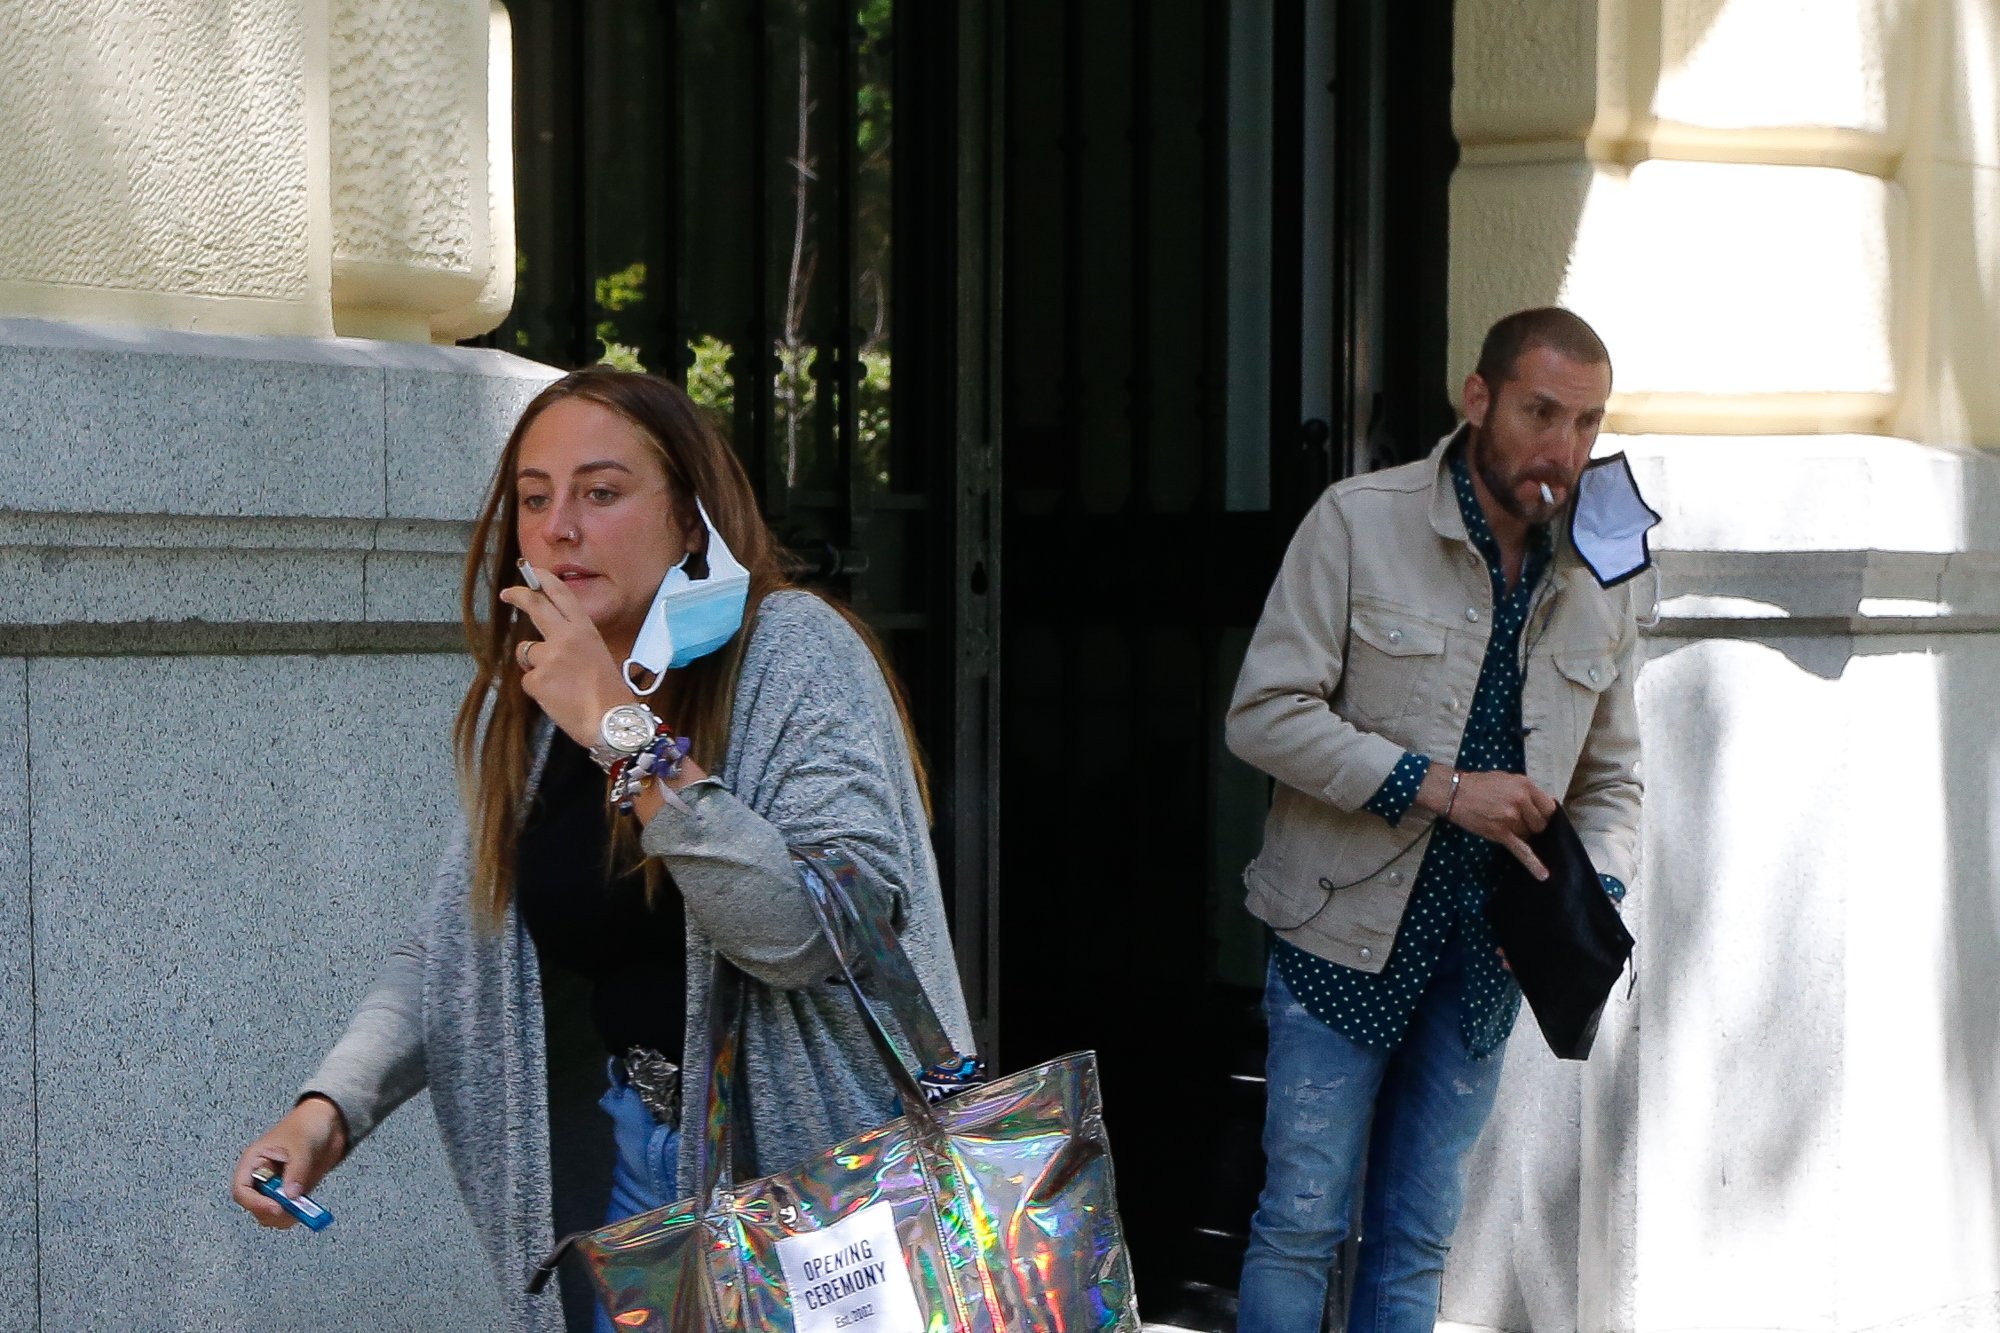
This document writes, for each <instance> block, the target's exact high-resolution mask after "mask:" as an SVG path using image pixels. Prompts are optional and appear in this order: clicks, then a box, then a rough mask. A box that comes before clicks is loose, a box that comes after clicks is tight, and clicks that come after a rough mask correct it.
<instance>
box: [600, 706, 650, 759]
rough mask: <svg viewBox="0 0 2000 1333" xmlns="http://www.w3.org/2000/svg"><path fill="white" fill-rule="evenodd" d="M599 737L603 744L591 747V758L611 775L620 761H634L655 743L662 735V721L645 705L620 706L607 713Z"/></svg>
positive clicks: (601, 723) (601, 724)
mask: <svg viewBox="0 0 2000 1333" xmlns="http://www.w3.org/2000/svg"><path fill="white" fill-rule="evenodd" d="M597 734H598V735H599V736H600V737H602V741H601V743H600V744H597V745H593V746H591V747H590V757H591V758H592V759H593V760H595V761H596V763H597V766H598V767H599V768H601V769H603V770H604V771H605V772H607V773H609V772H610V771H611V768H612V765H614V764H616V763H617V762H618V761H619V760H620V759H630V758H631V757H632V756H633V755H635V754H637V753H639V751H641V750H643V749H645V748H646V747H647V746H649V745H651V744H652V743H653V738H654V737H655V736H658V735H659V734H660V719H659V718H657V717H655V716H654V715H653V710H652V709H650V708H648V707H646V705H644V704H619V705H618V706H617V707H615V708H612V709H609V710H607V711H606V712H605V714H604V720H603V721H602V722H600V723H598V724H597Z"/></svg>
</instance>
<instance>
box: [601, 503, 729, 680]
mask: <svg viewBox="0 0 2000 1333" xmlns="http://www.w3.org/2000/svg"><path fill="white" fill-rule="evenodd" d="M694 507H695V512H696V513H698V514H700V515H701V525H702V527H704V528H706V529H707V530H708V577H707V578H704V579H695V578H691V577H689V575H688V572H687V564H688V561H689V560H691V559H693V554H692V552H690V553H689V554H688V555H687V556H684V557H682V559H681V562H680V563H679V564H678V565H675V566H674V567H673V568H672V569H670V570H668V571H667V576H666V577H665V578H663V579H661V580H660V590H659V591H658V592H656V593H654V594H653V604H652V606H650V607H648V608H647V610H646V620H645V623H644V624H643V625H641V626H640V627H639V637H638V638H637V639H635V640H633V643H632V655H631V656H630V657H628V658H626V659H625V682H626V684H628V685H631V686H632V691H633V693H635V694H638V695H640V696H642V697H643V696H645V695H649V694H651V693H653V691H655V690H657V689H659V688H660V682H661V681H663V680H665V679H666V678H667V672H669V671H671V670H673V669H674V668H675V667H684V666H686V665H687V664H688V663H690V662H692V661H694V660H696V659H697V658H701V657H706V656H708V654H710V653H712V652H714V651H715V650H716V649H718V648H720V647H721V646H722V645H723V644H725V643H728V642H729V639H730V636H731V635H733V634H735V633H736V631H737V630H739V629H741V628H742V627H743V608H744V606H745V605H746V604H747V603H748V602H749V600H750V571H749V570H747V569H745V568H743V566H742V565H740V564H738V563H737V562H736V557H735V556H734V555H733V554H731V553H730V550H729V543H728V542H725V541H724V540H722V534H721V533H719V532H717V531H716V530H715V524H713V523H711V522H710V521H709V518H708V510H707V509H706V508H705V507H704V506H703V505H702V503H701V501H700V500H699V499H697V500H696V501H695V502H694ZM635 668H636V669H637V673H638V674H637V675H635V670H634V669H635ZM647 676H650V677H651V680H650V682H649V683H647V684H645V685H643V686H642V685H640V684H638V683H637V682H638V680H640V679H644V678H645V677H647Z"/></svg>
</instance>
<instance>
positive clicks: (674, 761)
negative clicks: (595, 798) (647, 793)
mask: <svg viewBox="0 0 2000 1333" xmlns="http://www.w3.org/2000/svg"><path fill="white" fill-rule="evenodd" d="M691 748H693V742H692V741H690V740H688V738H687V737H685V736H676V735H674V734H673V733H672V732H670V731H668V730H667V727H666V724H665V723H664V722H663V723H661V724H660V731H659V734H658V735H657V736H655V737H654V738H653V743H652V744H651V745H650V746H648V747H647V748H645V749H643V750H641V751H639V753H637V754H635V755H628V756H627V757H625V758H624V759H621V760H619V761H618V762H617V763H616V764H615V765H613V766H612V769H611V794H610V795H609V796H608V797H606V799H607V800H608V801H609V802H610V803H611V804H612V805H615V806H617V807H618V812H619V813H620V814H626V815H629V814H631V813H632V807H633V804H634V803H635V802H636V801H637V800H638V799H639V793H640V792H642V791H644V790H645V789H646V784H647V783H648V782H650V781H655V780H657V781H659V782H660V783H662V784H664V783H665V782H666V781H667V780H668V779H669V778H675V777H679V776H680V771H681V762H682V761H683V760H685V759H686V758H687V754H688V751H689V750H690V749H691ZM660 791H661V792H662V793H663V794H665V795H666V796H667V797H668V798H669V799H672V797H673V793H672V792H671V791H669V790H668V789H667V788H666V786H664V785H662V786H661V788H660Z"/></svg>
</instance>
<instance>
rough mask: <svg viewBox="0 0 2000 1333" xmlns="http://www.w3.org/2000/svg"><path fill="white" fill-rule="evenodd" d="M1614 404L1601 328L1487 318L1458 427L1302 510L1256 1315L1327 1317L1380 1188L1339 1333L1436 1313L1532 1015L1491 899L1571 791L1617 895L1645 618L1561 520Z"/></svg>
mask: <svg viewBox="0 0 2000 1333" xmlns="http://www.w3.org/2000/svg"><path fill="white" fill-rule="evenodd" d="M1610 394H1611V359H1610V356H1609V354H1608V353H1607V352H1606V351H1605V349H1604V344H1603V343H1602V342H1601V341H1599V339H1598V337H1597V335H1596V334H1595V333H1594V332H1592V331H1591V329H1590V327H1589V326H1588V325H1587V324H1585V323H1584V322H1583V321H1582V320H1581V319H1579V318H1577V317H1576V316H1575V315H1573V314H1571V313H1569V312H1568V311H1565V310H1553V309H1544V310H1525V311H1521V312H1519V313H1517V314H1514V315H1510V316H1508V317H1507V318H1506V319H1503V320H1501V321H1500V322H1499V323H1498V324H1495V325H1494V326H1493V328H1492V330H1491V331H1490V332H1489V333H1488V334H1487V336H1486V342H1485V346H1484V347H1483V348H1482V350H1481V352H1480V357H1479V365H1478V368H1477V369H1476V370H1474V371H1473V373H1472V374H1471V375H1470V376H1468V377H1467V379H1466V381H1465V424H1464V425H1463V426H1461V427H1460V428H1459V429H1458V430H1457V431H1456V432H1455V433H1453V434H1452V435H1451V436H1450V437H1448V438H1447V439H1446V440H1444V441H1443V442H1442V443H1440V444H1439V445H1438V447H1437V448H1436V449H1435V450H1433V451H1432V453H1431V455H1430V457H1429V458H1427V459H1425V460H1424V461H1423V462H1420V463H1411V464H1408V465H1406V466H1404V467H1398V468H1391V469H1389V470H1387V471H1384V472H1377V473H1373V474H1370V475H1367V476H1362V477H1355V478H1353V479H1351V480H1348V481H1344V482H1341V483H1340V484H1339V485H1337V486H1334V487H1332V488H1331V489H1330V490H1328V491H1327V492H1326V494H1325V495H1324V496H1322V497H1321V499H1320V501H1319V503H1318V504H1317V505H1316V506H1315V507H1314V508H1313V511H1312V513H1311V514H1309V515H1308V516H1307V518H1306V520H1305V522H1304V524H1302V525H1301V527H1300V528H1299V531H1298V534H1297V536H1296V537H1294V539H1293V541H1292V545H1291V548H1290V550H1289V551H1288V552H1287V553H1286V556H1285V562H1284V566H1283V568H1282V569H1281V570H1280V571H1279V573H1278V578H1277V582H1276V583H1275V584H1274V585H1273V587H1272V589H1271V595H1270V599H1269V600H1268V601H1267V602H1266V604H1265V607H1264V614H1263V618H1262V619H1261V620H1259V621H1258V624H1257V630H1256V633H1255V635H1254V636H1253V637H1252V639H1251V641H1250V648H1249V652H1248V654H1247V655H1246V657H1245V659H1244V663H1243V674H1242V676H1241V677H1240V678H1239V680H1238V681H1237V684H1236V694H1235V697H1234V699H1233V700H1232V701H1231V703H1230V710H1229V724H1228V740H1229V748H1230V749H1231V750H1233V751H1235V753H1236V754H1237V755H1239V756H1241V757H1242V758H1243V759H1244V760H1246V761H1248V762H1249V763H1252V764H1255V765H1256V766H1257V767H1258V768H1260V769H1262V770H1263V771H1265V772H1266V773H1269V774H1270V775H1271V776H1272V777H1274V778H1276V779H1277V780H1278V782H1277V787H1276V789H1275V791H1276V794H1275V796H1274V797H1273V799H1272V803H1271V812H1270V817H1269V819H1268V821H1267V823H1266V824H1265V830H1264V846H1263V849H1262V851H1261V852H1259V854H1258V856H1257V859H1256V860H1255V861H1254V862H1252V863H1251V865H1250V868H1249V870H1248V871H1247V872H1246V874H1245V876H1244V882H1245V884H1246V885H1247V887H1248V889H1249V906H1250V910H1251V911H1252V912H1253V913H1255V914H1256V915H1257V916H1258V917H1259V918H1260V919H1262V920H1263V921H1264V922H1265V923H1266V924H1267V925H1269V927H1270V928H1271V930H1272V932H1273V935H1274V938H1273V941H1272V958H1271V965H1270V973H1269V977H1268V979H1267V986H1266V992H1265V1000H1264V1005H1265V1017H1266V1019H1267V1021H1268V1023H1269V1025H1270V1039H1271V1040H1270V1056H1269V1062H1268V1065H1267V1070H1266V1072H1267V1075H1268V1078H1267V1090H1268V1097H1269V1101H1268V1108H1267V1111H1266V1116H1265V1126H1264V1152H1265V1157H1266V1159H1267V1162H1268V1166H1267V1169H1266V1175H1265V1180H1264V1190H1263V1194H1262V1196H1261V1197H1260V1199H1259V1201H1258V1208H1257V1214H1256V1217H1255V1219H1254V1220H1253V1221H1252V1223H1251V1228H1250V1248H1249V1252H1248V1254H1247V1255H1246V1257H1245V1259H1244V1264H1243V1282H1242V1288H1241V1302H1240V1305H1239V1313H1238V1322H1237V1328H1238V1330H1239V1333H1314V1330H1317V1329H1318V1328H1319V1327H1320V1323H1321V1319H1322V1315H1323V1311H1324V1307H1325V1303H1326V1297H1327V1282H1328V1275H1329V1271H1330V1269H1331V1267H1332V1264H1333V1260H1334V1256H1335V1254H1336V1252H1337V1250H1338V1248H1339V1246H1340V1244H1341V1242H1342V1241H1343V1240H1345V1239H1346V1237H1347V1234H1348V1229H1349V1218H1350V1216H1351V1214H1352V1210H1353V1197H1354V1190H1355V1184H1356V1182H1357V1180H1360V1179H1362V1178H1363V1176H1364V1171H1363V1165H1364V1162H1365V1164H1366V1171H1365V1179H1366V1196H1365V1198H1364V1199H1363V1200H1362V1216H1361V1228H1360V1235H1361V1244H1360V1257H1359V1261H1358V1264H1357V1267H1356V1271H1355V1280H1354V1294H1353V1306H1352V1308H1351V1310H1350V1311H1349V1314H1348V1320H1347V1327H1348V1328H1349V1329H1353V1330H1358V1331H1359V1333H1419V1331H1423V1330H1429V1329H1431V1328H1432V1327H1433V1326H1434V1325H1435V1323H1436V1321H1437V1313H1438V1293H1439V1288H1440V1285H1441V1280H1442V1276H1443V1272H1444V1259H1445V1253H1446V1251H1447V1250H1448V1248H1449V1247H1450V1242H1451V1235H1452V1232H1453V1230H1454V1229H1455V1228H1456V1227H1457V1225H1458V1218H1459V1212H1460V1210H1461V1208H1462V1206H1463V1203H1464V1164H1465V1155H1466V1152H1467V1150H1468V1149H1470V1148H1471V1146H1472V1143H1473V1141H1474V1139H1476V1138H1477V1137H1478V1135H1479V1130H1480V1128H1481V1127H1482V1126H1483V1125H1484V1124H1485V1122H1486V1118H1487V1116H1488V1115H1489V1114H1490V1113H1491V1111H1492V1109H1493V1096H1494V1091H1495V1088H1496V1086H1497V1084H1498V1081H1499V1077H1500V1056H1501V1048H1502V1045H1503V1043H1504V1042H1505V1041H1506V1039H1507V1035H1508V1033H1509V1032H1510V1031H1511V1030H1512V1029H1513V1026H1514V1019H1515V1017H1516V1015H1517V1014H1518V1013H1519V1011H1520V1003H1521V993H1520V990H1519V989H1518V988H1517V987H1516V986H1515V985H1514V982H1513V979H1512V977H1511V976H1510V975H1509V974H1508V971H1507V967H1506V960H1505V959H1504V958H1503V957H1502V956H1501V954H1500V951H1499V949H1498V947H1497V946H1496V945H1495V943H1494V940H1493V936H1492V933H1491V931H1490V929H1489V928H1488V926H1487V924H1486V920H1485V916H1484V907H1485V902H1486V897H1487V893H1488V891H1489V889H1490V887H1491V884H1492V881H1493V876H1494V872H1495V869H1496V857H1499V856H1510V855H1511V856H1514V857H1517V858H1519V859H1520V861H1521V862H1522V863H1523V864H1524V865H1526V866H1527V867H1528V869H1529V870H1530V872H1531V873H1533V874H1534V875H1535V876H1536V878H1538V879H1539V878H1545V877H1546V875H1547V871H1546V870H1545V869H1544V868H1543V867H1542V866H1541V865H1540V863H1539V862H1538V861H1537V860H1536V858H1535V856H1534V853H1533V852H1532V851H1531V850H1530V849H1529V847H1528V844H1527V841H1526V840H1527V838H1528V837H1529V836H1530V835H1532V834H1534V833H1537V832H1540V831H1541V829H1542V828H1543V827H1544V826H1545V825H1546V823H1547V821H1548V818H1549V816H1550V814H1551V813H1552V812H1553V811H1554V810H1555V809H1556V806H1557V803H1558V801H1559V800H1560V802H1561V804H1562V806H1563V807H1564V808H1565V810H1566V811H1567V812H1568V815H1569V817H1570V819H1571V821H1572V822H1573V823H1574V824H1575V825H1576V828H1577V831H1578V833H1580V834H1581V835H1582V838H1583V842H1584V845H1585V847H1586V848H1587V849H1588V850H1589V852H1590V856H1591V860H1592V863H1593V864H1594V865H1595V866H1596V867H1597V868H1598V870H1599V871H1601V872H1603V873H1604V875H1605V888H1606V891H1607V892H1609V893H1611V894H1612V896H1613V897H1614V898H1618V897H1622V896H1623V894H1624V887H1623V881H1624V880H1625V879H1627V878H1629V877H1630V875H1631V871H1632V865H1633V858H1634V854H1635V849H1636V844H1637V838H1638V817H1639V780H1638V775H1637V772H1636V766H1637V762H1638V757H1639V736H1638V718H1637V715H1636V712H1635V709H1634V706H1633V695H1632V686H1633V677H1634V674H1635V661H1634V655H1633V653H1634V645H1635V643H1636V641H1637V628H1636V625H1635V623H1634V618H1633V608H1632V602H1631V596H1630V592H1629V586H1630V585H1623V586H1619V587H1614V588H1610V589H1606V588H1604V587H1602V586H1600V584H1599V582H1598V581H1597V579H1596V578H1594V577H1593V576H1592V574H1591V573H1590V571H1589V569H1588V568H1587V567H1586V566H1585V565H1584V563H1583V562H1582V560H1581V559H1580V558H1579V557H1578V555H1577V553H1576V551H1575V549H1574V547H1573V546H1572V545H1571V543H1570V540H1569V537H1568V535H1567V532H1566V527H1567V518H1568V513H1569V506H1570V501H1571V499H1572V497H1573V496H1574V495H1575V493H1576V488H1577V482H1578V478H1579V477H1580V475H1581V474H1582V471H1583V468H1584V465H1585V463H1586V462H1587V461H1588V460H1589V457H1590V450H1591V446H1592V444H1593V443H1594V442H1595V441H1596V438H1597V431H1598V427H1599V425H1600V423H1601V422H1602V421H1603V419H1604V404H1605V400H1606V399H1607V398H1609V397H1610Z"/></svg>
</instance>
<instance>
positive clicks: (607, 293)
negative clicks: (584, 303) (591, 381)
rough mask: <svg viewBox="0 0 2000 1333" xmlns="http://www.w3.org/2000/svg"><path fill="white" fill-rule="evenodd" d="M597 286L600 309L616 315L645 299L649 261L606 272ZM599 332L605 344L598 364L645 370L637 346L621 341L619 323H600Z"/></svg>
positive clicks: (599, 339) (610, 321)
mask: <svg viewBox="0 0 2000 1333" xmlns="http://www.w3.org/2000/svg"><path fill="white" fill-rule="evenodd" d="M596 287H597V307H598V309H600V310H603V311H605V312H607V313H609V314H614V315H615V314H617V313H618V312H619V311H621V310H626V309H629V308H630V307H632V306H635V305H637V304H639V302H641V301H643V300H645V299H646V262H645V261H644V260H635V261H634V262H632V263H630V264H627V265H626V266H625V267H624V268H621V269H619V270H618V271H617V272H616V273H607V274H605V275H604V276H603V277H601V278H599V279H598V280H597V283H596ZM596 333H597V340H598V341H599V342H601V343H603V344H604V355H603V356H601V357H599V358H598V360H599V361H601V362H603V363H604V364H605V365H607V366H615V367H617V368H618V369H619V370H641V371H643V370H644V369H645V368H646V367H645V364H644V363H643V362H641V361H640V360H639V349H638V348H637V347H634V346H632V345H631V344H630V343H622V342H619V341H618V322H617V321H616V320H611V319H603V320H599V321H598V322H597V329H596Z"/></svg>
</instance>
